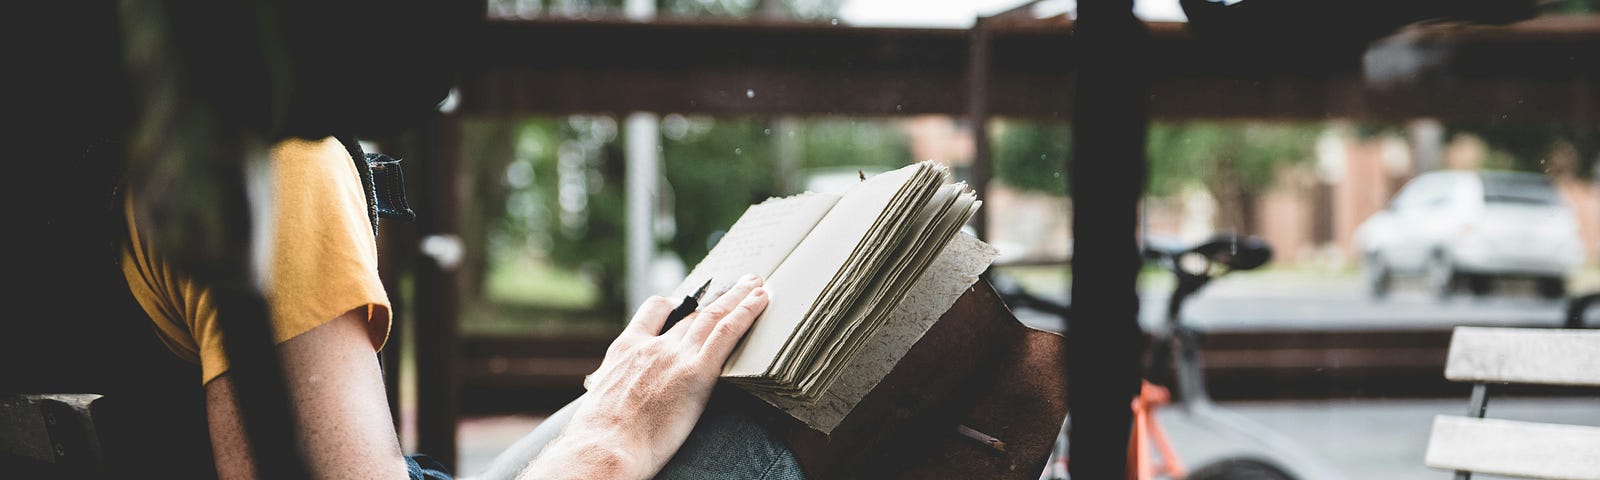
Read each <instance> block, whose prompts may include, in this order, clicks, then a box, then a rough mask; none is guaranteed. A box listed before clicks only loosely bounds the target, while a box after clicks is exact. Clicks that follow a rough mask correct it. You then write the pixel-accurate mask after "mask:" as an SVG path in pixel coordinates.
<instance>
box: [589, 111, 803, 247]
mask: <svg viewBox="0 0 1600 480" xmlns="http://www.w3.org/2000/svg"><path fill="white" fill-rule="evenodd" d="M672 121H674V120H668V122H667V123H669V124H670V122H672ZM685 121H691V122H699V123H701V124H702V125H701V126H698V127H695V131H691V132H689V133H687V134H684V135H674V132H673V131H672V130H673V128H672V127H670V126H669V125H664V127H665V128H664V130H667V131H666V132H665V133H666V135H664V136H665V137H666V138H664V139H663V140H662V144H661V145H662V158H663V165H662V170H661V172H662V174H663V175H664V176H665V177H666V180H667V183H668V184H669V185H670V186H671V200H672V214H673V219H674V220H673V223H674V225H675V226H676V228H675V230H676V231H675V232H673V234H672V236H671V238H670V239H669V240H668V241H667V245H666V246H667V247H668V248H669V249H670V250H672V251H673V252H674V253H676V254H677V255H678V258H681V259H683V261H684V262H686V263H689V264H691V265H692V264H693V263H694V262H696V261H698V260H699V259H700V258H701V257H704V256H705V254H706V252H707V251H709V250H710V247H709V244H708V241H709V240H710V237H711V234H712V233H713V232H716V231H718V230H722V229H725V228H727V227H728V225H732V224H733V221H734V220H738V219H739V215H740V214H742V213H744V210H745V208H746V207H748V206H750V204H751V203H755V202H759V201H761V200H764V199H766V198H767V197H769V196H771V195H772V194H773V193H774V189H775V182H774V180H773V163H774V162H773V158H774V149H773V142H772V141H771V136H772V134H771V130H770V129H769V128H768V127H766V126H765V125H764V124H762V123H760V122H755V121H748V120H746V121H713V120H710V119H703V120H685ZM674 137H677V138H676V139H674ZM619 251H620V250H619Z"/></svg>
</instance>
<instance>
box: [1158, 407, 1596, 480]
mask: <svg viewBox="0 0 1600 480" xmlns="http://www.w3.org/2000/svg"><path fill="white" fill-rule="evenodd" d="M1223 407H1224V408H1226V409H1228V410H1231V411H1233V412H1234V413H1237V414H1239V415H1241V416H1243V417H1245V418H1248V419H1249V420H1251V421H1254V422H1256V423H1258V424H1260V425H1261V426H1263V427H1266V428H1267V429H1269V430H1271V431H1272V432H1275V433H1277V434H1279V435H1282V436H1283V437H1285V438H1287V439H1288V440H1290V441H1292V442H1294V443H1298V444H1299V445H1300V446H1301V447H1302V448H1304V449H1305V450H1307V451H1308V452H1309V453H1310V454H1311V455H1312V456H1314V457H1316V459H1317V460H1319V461H1322V462H1325V463H1326V466H1327V467H1329V468H1330V469H1332V470H1334V471H1335V472H1336V473H1339V474H1342V475H1343V476H1344V477H1345V478H1346V479H1348V480H1447V479H1449V478H1451V474H1450V473H1447V472H1442V471H1436V470H1432V469H1429V468H1427V467H1425V466H1423V463H1422V462H1423V457H1424V454H1425V452H1426V451H1427V446H1428V433H1429V430H1430V429H1431V428H1432V425H1433V417H1434V416H1435V415H1440V414H1446V415H1463V414H1465V413H1466V410H1467V399H1466V398H1460V399H1437V400H1432V399H1430V400H1415V399H1405V400H1325V401H1292V402H1239V403H1226V404H1223ZM1488 416H1489V417H1492V418H1503V419H1513V420H1525V421H1535V422H1553V423H1566V424H1576V425H1592V426H1600V398H1597V397H1574V398H1505V399H1500V398H1494V397H1492V396H1491V398H1490V401H1489V409H1488ZM1182 417H1183V414H1182V413H1181V412H1179V411H1177V410H1176V409H1168V410H1167V411H1164V412H1162V414H1160V418H1161V420H1162V423H1163V425H1165V426H1166V428H1167V429H1168V434H1169V435H1170V436H1171V437H1172V441H1173V443H1174V445H1175V447H1176V448H1177V449H1178V452H1179V455H1180V456H1183V457H1184V460H1185V463H1186V464H1187V465H1188V466H1189V467H1190V468H1191V469H1192V468H1195V467H1197V466H1199V465H1202V464H1204V463H1205V461H1206V460H1207V459H1208V458H1214V455H1217V454H1219V453H1220V452H1222V451H1226V450H1231V449H1238V448H1244V447H1242V446H1241V444H1242V442H1238V441H1236V440H1232V439H1226V438H1224V439H1220V440H1219V439H1218V438H1215V437H1216V436H1217V435H1216V434H1214V433H1211V432H1209V431H1208V430H1206V429H1204V428H1201V427H1199V426H1198V425H1195V424H1194V423H1192V422H1187V421H1185V420H1184V419H1183V418H1182ZM1186 452H1196V453H1194V454H1193V455H1190V454H1188V453H1186ZM1473 478H1484V479H1490V478H1500V477H1493V476H1478V475H1475V476H1473ZM1307 480H1315V479H1307Z"/></svg>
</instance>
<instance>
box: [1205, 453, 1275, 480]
mask: <svg viewBox="0 0 1600 480" xmlns="http://www.w3.org/2000/svg"><path fill="white" fill-rule="evenodd" d="M1186 480H1295V478H1294V476H1293V475H1289V474H1288V473H1286V472H1284V471H1283V469H1280V468H1278V467H1275V466H1272V464H1270V463H1267V462H1263V461H1260V460H1252V459H1248V458H1228V459H1223V460H1218V461H1216V462H1214V463H1211V464H1209V465H1206V466H1204V467H1200V469H1198V470H1195V471H1194V472H1191V473H1190V474H1189V476H1188V478H1187V479H1186Z"/></svg>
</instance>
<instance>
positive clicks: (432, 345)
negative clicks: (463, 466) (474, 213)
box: [412, 115, 461, 470]
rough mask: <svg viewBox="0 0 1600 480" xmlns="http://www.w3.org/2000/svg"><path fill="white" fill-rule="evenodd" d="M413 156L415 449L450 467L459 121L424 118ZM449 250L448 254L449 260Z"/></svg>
mask: <svg viewBox="0 0 1600 480" xmlns="http://www.w3.org/2000/svg"><path fill="white" fill-rule="evenodd" d="M417 140H418V141H417V147H418V148H417V150H418V152H419V153H420V155H419V156H420V157H421V158H418V159H417V161H416V162H415V163H414V164H413V166H414V167H415V168H416V169H417V171H418V174H419V176H420V177H421V178H419V179H418V180H419V182H418V186H419V187H421V188H420V191H419V192H417V199H418V202H417V205H418V207H419V208H417V210H418V211H417V233H418V236H419V240H420V241H419V242H418V243H416V244H413V245H415V246H416V247H417V248H419V250H418V252H419V253H420V254H418V255H416V256H415V259H416V262H415V263H414V264H413V268H414V270H413V272H414V273H413V274H414V275H415V278H414V280H415V282H414V283H415V287H414V288H415V291H414V292H413V295H412V300H413V305H412V308H413V310H414V312H415V315H414V316H413V317H412V318H413V319H414V320H415V323H414V324H413V326H412V334H413V339H414V345H416V364H417V449H418V450H419V451H421V452H422V453H426V454H428V455H429V456H432V457H433V458H435V459H437V460H439V462H440V463H442V464H444V465H445V466H446V467H448V468H450V469H451V470H454V469H455V468H456V423H457V411H456V397H457V393H458V389H459V382H458V381H457V377H456V357H457V355H456V349H457V344H456V338H457V334H456V333H457V327H458V320H459V319H458V318H457V317H458V315H457V314H458V308H457V307H458V303H459V299H458V298H457V296H458V292H457V286H456V275H455V267H456V264H457V263H459V261H460V258H459V253H460V239H459V238H458V237H456V235H455V229H456V209H457V208H458V205H457V202H456V197H457V195H456V193H457V192H456V191H455V185H456V173H457V172H456V165H457V164H458V162H457V161H456V159H457V157H458V156H459V155H460V154H461V152H460V124H459V120H458V119H457V118H456V117H454V116H452V115H440V116H435V117H433V118H430V119H429V120H428V121H427V123H426V125H425V126H424V127H423V128H422V129H421V132H420V135H419V136H418V138H417ZM452 246H453V247H454V249H455V250H454V251H455V252H456V257H455V258H452V257H451V253H450V251H451V248H452Z"/></svg>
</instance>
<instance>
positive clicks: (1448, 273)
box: [1424, 253, 1457, 300]
mask: <svg viewBox="0 0 1600 480" xmlns="http://www.w3.org/2000/svg"><path fill="white" fill-rule="evenodd" d="M1424 271H1425V272H1426V278H1427V281H1428V291H1429V292H1431V293H1433V295H1434V296H1435V297H1437V298H1438V299H1440V300H1448V299H1449V298H1450V294H1451V293H1455V288H1456V276H1457V275H1456V269H1455V266H1453V265H1451V264H1450V259H1449V258H1447V257H1445V256H1444V254H1442V253H1440V254H1434V255H1433V256H1432V257H1430V258H1429V259H1428V266H1427V268H1426V269H1425V270H1424Z"/></svg>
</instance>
